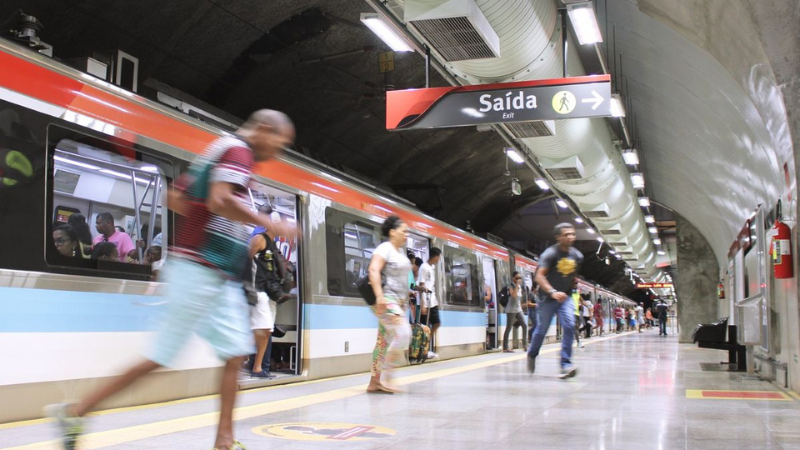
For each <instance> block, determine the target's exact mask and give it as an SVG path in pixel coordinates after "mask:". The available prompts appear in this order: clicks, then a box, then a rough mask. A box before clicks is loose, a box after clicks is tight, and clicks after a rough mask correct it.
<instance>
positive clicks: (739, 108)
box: [0, 0, 800, 270]
mask: <svg viewBox="0 0 800 450" xmlns="http://www.w3.org/2000/svg"><path fill="white" fill-rule="evenodd" d="M542 1H545V0H542ZM479 3H481V2H479ZM597 3H598V17H599V19H600V20H601V21H605V20H606V18H607V20H608V23H609V27H610V28H613V29H614V30H615V34H616V38H615V39H614V40H613V42H612V41H611V39H607V42H606V44H604V45H607V46H608V48H606V47H602V48H601V51H606V50H608V52H607V53H608V54H609V55H617V56H616V57H615V58H614V60H617V58H619V59H620V60H621V61H622V68H621V69H622V70H619V71H617V72H618V73H617V74H616V76H617V77H619V79H620V80H621V81H620V84H619V86H618V87H620V88H621V89H622V90H623V93H624V94H625V96H626V98H627V99H628V100H629V102H630V103H629V106H631V107H632V109H631V110H629V117H628V120H629V123H630V124H631V125H634V123H635V125H636V127H635V128H636V129H638V132H637V137H638V138H639V140H640V142H639V147H640V154H641V156H642V157H643V165H642V168H643V169H644V172H645V176H646V180H647V189H646V193H647V194H648V195H649V196H650V197H652V198H653V199H654V200H656V201H658V202H660V203H661V204H663V205H665V206H667V207H669V208H671V209H673V210H675V212H677V213H679V214H681V215H683V216H684V217H686V218H687V219H688V220H689V221H691V222H692V223H693V224H695V225H696V226H697V228H699V229H700V230H701V232H703V233H704V235H705V236H706V237H707V238H708V239H709V242H710V243H711V245H712V248H713V249H714V251H715V253H716V254H717V257H718V259H719V260H720V261H723V260H724V256H725V255H726V254H727V250H728V247H729V246H730V244H731V242H732V241H733V239H734V238H735V236H736V234H737V232H738V230H739V229H740V228H741V226H742V225H743V224H744V221H745V219H746V218H747V217H748V216H749V214H750V212H751V211H752V210H753V209H754V208H755V207H756V205H758V204H759V203H764V204H766V205H768V206H770V205H774V203H775V201H776V200H777V198H778V195H779V191H780V190H781V189H782V188H783V186H782V185H781V184H780V182H781V181H780V180H782V179H783V173H782V171H781V170H782V169H781V167H782V165H783V163H784V162H786V161H787V160H788V159H789V158H790V157H791V148H792V146H791V144H792V141H791V135H790V130H791V127H789V126H787V121H786V110H785V107H784V104H783V97H782V96H781V92H780V89H779V88H778V86H777V84H776V80H775V76H774V75H773V72H772V66H771V61H774V60H776V59H777V57H776V55H770V54H768V53H767V52H766V50H764V46H763V45H762V40H768V39H769V38H770V37H771V38H773V39H772V42H773V47H772V48H773V49H774V50H773V51H781V52H786V51H787V45H788V44H786V45H781V46H778V45H776V44H775V42H780V43H783V41H781V40H777V39H774V37H775V36H774V34H775V33H778V35H779V34H780V33H781V32H783V33H786V36H789V37H790V39H789V40H790V41H791V42H790V44H791V45H789V47H788V48H789V49H790V50H791V49H797V48H798V47H800V45H798V43H797V40H798V35H800V33H796V31H797V30H796V28H795V29H794V30H788V31H792V32H791V33H787V30H773V34H770V35H767V34H765V33H762V32H761V31H762V30H760V28H759V27H758V26H757V25H756V22H755V21H754V20H753V17H752V14H753V13H752V12H751V10H752V9H753V8H757V9H758V10H757V11H756V12H758V13H759V17H761V18H762V23H764V22H763V20H764V19H763V18H764V17H769V14H770V13H777V14H780V15H781V17H785V16H787V15H788V16H789V17H797V16H798V15H800V12H798V7H797V5H796V4H795V6H785V5H784V6H782V8H784V9H787V8H788V11H783V10H780V8H781V7H779V6H774V7H771V6H764V5H762V4H761V3H759V2H758V1H757V0H739V1H729V2H719V1H711V0H709V1H699V0H695V1H686V2H677V1H676V2H664V1H662V0H638V1H635V0H608V1H607V2H605V1H604V2H597ZM601 3H602V4H604V5H605V4H606V3H607V5H608V8H607V13H606V12H605V11H604V8H603V7H601V6H600V4H601ZM757 3H758V5H759V6H757V7H755V6H753V5H756V4H757ZM766 3H770V4H776V5H777V4H778V3H775V2H766ZM790 3H792V2H790ZM18 8H21V9H23V10H24V11H25V13H27V14H31V15H35V16H36V17H37V18H39V20H40V21H41V22H42V23H44V25H45V29H44V31H43V32H42V33H41V36H42V39H43V40H44V41H45V42H48V43H50V44H52V45H53V46H54V48H55V51H54V53H55V56H56V57H58V58H62V59H67V58H74V57H81V56H91V55H92V54H93V53H98V52H99V53H102V52H110V51H113V50H115V49H121V50H123V51H125V52H127V53H129V54H131V55H133V56H135V57H137V58H139V59H140V84H142V83H144V84H150V85H152V83H147V82H146V81H147V80H149V81H153V80H157V81H158V82H161V83H165V84H167V85H169V86H171V87H173V88H175V89H177V90H180V91H183V92H185V93H187V94H189V95H191V96H193V97H195V98H197V99H200V100H202V101H203V102H206V103H208V104H209V105H212V106H213V107H215V108H218V109H219V110H221V111H224V112H227V113H229V114H231V115H233V116H236V117H239V118H243V117H245V116H246V115H247V114H248V113H249V112H250V111H252V110H254V109H257V108H262V107H270V108H274V109H279V110H283V111H286V112H287V113H288V114H289V115H290V116H291V117H292V118H293V119H294V120H295V121H296V123H297V128H298V139H297V147H298V150H299V151H301V152H303V153H305V154H306V155H308V156H310V157H312V158H315V159H317V160H319V161H321V162H323V163H325V164H328V165H330V166H333V167H336V168H338V169H341V170H343V171H345V172H349V173H352V174H358V175H359V176H361V177H364V178H368V179H370V180H372V181H373V182H374V183H376V184H378V185H380V186H384V187H387V188H389V189H391V190H393V191H394V192H395V193H397V194H398V195H400V196H403V197H406V198H407V199H409V200H410V201H412V202H414V203H416V204H418V205H419V206H420V208H421V209H423V210H424V211H426V212H428V213H431V214H433V215H435V216H436V217H438V218H440V219H442V220H444V221H446V222H449V223H451V224H453V225H456V226H459V227H465V226H466V225H467V223H466V222H467V221H470V222H471V225H472V227H473V228H474V229H475V230H476V231H478V232H486V231H489V232H493V233H499V234H501V235H504V237H507V238H508V239H509V240H519V241H520V243H521V246H523V247H525V246H527V247H528V248H532V247H535V246H536V240H538V239H539V238H540V237H542V236H544V235H546V234H547V233H549V232H550V229H551V227H552V223H551V222H552V221H553V220H555V219H552V217H555V215H552V216H551V218H550V219H547V220H527V221H526V220H525V219H524V217H525V214H526V212H525V208H528V207H530V206H531V205H533V204H536V203H537V202H538V201H540V200H542V199H544V198H546V197H547V195H548V193H543V192H541V191H540V190H539V189H538V188H537V187H536V186H535V184H534V178H535V177H534V176H533V174H532V173H531V171H530V170H528V169H525V168H524V167H514V166H513V164H512V167H511V170H510V172H511V175H512V176H515V177H517V178H519V179H520V181H521V183H522V186H523V195H522V196H520V197H512V196H511V194H510V186H509V185H510V178H509V177H507V176H504V175H503V174H504V172H505V170H506V160H505V157H504V155H503V153H502V148H503V147H504V146H505V143H504V141H503V140H502V139H500V138H499V137H498V136H497V135H496V134H494V133H493V132H478V131H477V130H476V129H475V128H461V129H450V130H439V131H413V132H403V133H390V132H387V131H386V130H385V126H384V118H385V117H384V116H385V107H384V100H385V96H384V92H385V90H386V89H405V88H414V87H423V86H424V82H425V80H424V64H423V58H422V57H421V56H420V55H417V54H396V56H395V57H396V62H395V65H396V69H395V70H394V71H393V72H389V73H386V74H383V73H380V71H379V66H378V52H380V51H385V50H387V49H386V48H385V47H384V45H383V44H382V43H381V42H380V41H379V40H378V39H377V38H376V37H375V36H374V35H373V34H372V33H371V32H370V31H369V30H368V29H366V28H365V27H363V26H362V25H361V23H360V22H359V14H360V13H362V12H368V11H370V7H369V6H368V5H367V4H366V3H365V2H363V1H360V0H273V1H268V2H264V1H256V0H237V1H233V0H227V1H222V0H206V1H200V2H198V1H196V0H173V1H169V2H164V1H160V0H158V1H157V0H140V1H137V2H106V1H100V0H85V1H83V0H82V1H73V0H24V1H22V0H10V1H5V2H2V3H1V4H0V19H5V18H6V17H8V16H10V15H11V14H12V13H13V11H14V10H15V9H18ZM770 8H772V9H770ZM780 23H781V24H782V26H783V27H785V28H788V27H792V26H794V27H796V25H794V24H796V21H791V20H783V21H781V22H780ZM342 53H348V54H347V55H346V56H341V57H338V58H334V59H329V60H327V61H315V60H319V59H320V58H325V57H330V56H334V55H339V54H342ZM587 55H588V56H587ZM620 55H621V56H620ZM581 56H582V58H583V59H584V60H585V61H584V66H585V67H586V68H587V69H590V70H591V68H593V67H597V60H586V59H587V58H589V59H591V58H592V53H591V52H585V51H584V52H581ZM795 62H796V61H795ZM782 64H784V65H785V66H787V67H788V68H787V67H784V72H785V73H791V68H792V67H794V66H790V65H788V63H786V62H782ZM614 67H615V66H612V67H611V68H612V69H614ZM431 84H432V85H433V86H444V85H447V84H446V82H445V80H444V79H443V78H442V77H441V76H439V74H437V73H436V72H435V71H433V72H432V79H431ZM789 106H790V108H791V107H793V106H794V105H789ZM596 120H603V119H596ZM612 125H613V124H612ZM792 170H793V165H792ZM586 238H587V240H588V239H591V236H586ZM672 262H673V263H674V260H673V261H672ZM603 270H606V269H603Z"/></svg>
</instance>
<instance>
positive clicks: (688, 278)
mask: <svg viewBox="0 0 800 450" xmlns="http://www.w3.org/2000/svg"><path fill="white" fill-rule="evenodd" d="M675 216H676V217H675V219H676V224H677V239H678V242H677V244H678V245H677V247H678V275H677V276H676V277H675V280H674V281H675V294H676V295H677V296H678V300H679V303H678V323H679V324H680V327H681V333H680V336H679V338H680V342H681V343H691V342H692V331H694V329H695V327H696V326H697V324H698V323H711V322H713V321H715V320H717V319H719V317H717V283H718V282H719V280H718V277H719V264H718V263H717V258H716V257H715V256H714V252H713V251H712V250H711V246H710V245H709V244H708V241H707V240H706V238H705V237H704V236H703V235H702V233H700V231H699V230H698V229H697V228H695V227H694V226H693V225H692V224H691V223H689V221H688V220H686V219H685V218H683V217H681V216H680V215H678V214H676V215H675Z"/></svg>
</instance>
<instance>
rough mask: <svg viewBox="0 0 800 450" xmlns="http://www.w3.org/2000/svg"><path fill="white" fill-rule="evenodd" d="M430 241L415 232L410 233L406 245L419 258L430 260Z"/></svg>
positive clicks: (424, 260)
mask: <svg viewBox="0 0 800 450" xmlns="http://www.w3.org/2000/svg"><path fill="white" fill-rule="evenodd" d="M429 244H430V241H429V240H428V238H425V237H422V236H419V235H417V234H414V233H408V238H407V242H406V247H407V249H408V250H409V251H411V252H413V253H414V255H415V256H416V257H417V258H420V259H422V261H423V262H426V261H428V256H429V255H430V247H429Z"/></svg>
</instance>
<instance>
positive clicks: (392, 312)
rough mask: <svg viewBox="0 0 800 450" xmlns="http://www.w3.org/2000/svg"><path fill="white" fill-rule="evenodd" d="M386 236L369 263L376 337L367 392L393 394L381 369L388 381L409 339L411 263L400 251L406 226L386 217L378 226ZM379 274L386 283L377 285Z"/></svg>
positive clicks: (399, 362) (404, 241) (400, 361)
mask: <svg viewBox="0 0 800 450" xmlns="http://www.w3.org/2000/svg"><path fill="white" fill-rule="evenodd" d="M381 232H382V233H383V236H384V237H385V238H387V240H386V241H385V242H383V243H382V244H381V245H379V246H378V247H377V248H376V249H375V251H374V252H373V253H372V259H371V260H370V262H369V284H370V285H371V286H372V290H373V291H374V292H375V299H376V300H375V305H373V306H372V312H373V313H374V314H375V315H376V316H377V317H378V339H377V341H376V342H375V348H374V349H373V350H372V378H371V379H370V380H369V386H367V392H369V393H385V394H393V393H394V392H395V391H396V390H395V389H394V388H392V387H390V386H387V385H385V384H383V381H382V380H381V376H382V374H383V373H384V372H385V373H386V376H387V382H391V377H392V371H393V369H394V368H396V367H397V366H399V365H400V364H401V363H402V362H403V360H404V359H405V351H406V349H408V345H409V344H410V342H411V325H410V324H409V323H408V320H407V319H406V305H407V304H408V291H409V286H408V274H409V272H410V271H411V262H410V261H409V259H408V256H407V255H406V253H405V252H404V251H403V250H402V249H403V248H404V247H405V245H406V239H407V238H408V226H407V225H406V224H405V222H403V221H402V220H400V218H399V217H397V216H389V217H387V218H386V220H385V221H384V222H383V226H382V227H381ZM381 276H383V277H385V279H386V284H385V285H383V286H381V283H382V281H381Z"/></svg>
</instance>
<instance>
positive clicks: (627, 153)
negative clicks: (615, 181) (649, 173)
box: [622, 148, 639, 166]
mask: <svg viewBox="0 0 800 450" xmlns="http://www.w3.org/2000/svg"><path fill="white" fill-rule="evenodd" d="M622 159H624V160H625V164H627V165H629V166H635V165H638V164H639V153H638V152H637V151H636V149H635V148H632V149H629V150H623V151H622Z"/></svg>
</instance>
